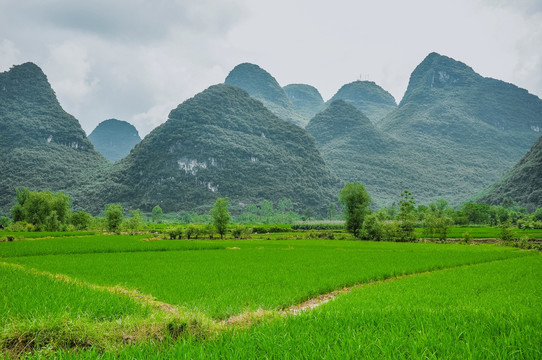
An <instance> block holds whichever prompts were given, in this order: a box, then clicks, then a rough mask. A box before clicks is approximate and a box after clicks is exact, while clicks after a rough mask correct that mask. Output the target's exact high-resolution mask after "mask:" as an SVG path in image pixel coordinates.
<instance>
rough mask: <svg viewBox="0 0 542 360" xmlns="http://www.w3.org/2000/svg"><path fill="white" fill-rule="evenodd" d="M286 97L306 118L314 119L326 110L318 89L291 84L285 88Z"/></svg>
mask: <svg viewBox="0 0 542 360" xmlns="http://www.w3.org/2000/svg"><path fill="white" fill-rule="evenodd" d="M283 89H284V91H285V92H286V95H287V96H288V98H289V99H290V101H291V102H292V104H293V105H294V107H295V109H296V110H297V111H298V112H299V113H300V114H301V115H302V116H303V117H304V118H305V119H309V120H310V119H312V118H313V117H314V115H316V114H317V113H319V112H320V111H322V110H324V108H325V107H326V104H325V103H324V99H322V95H320V92H319V91H318V89H316V88H315V87H314V86H310V85H305V84H289V85H286V86H285V87H283Z"/></svg>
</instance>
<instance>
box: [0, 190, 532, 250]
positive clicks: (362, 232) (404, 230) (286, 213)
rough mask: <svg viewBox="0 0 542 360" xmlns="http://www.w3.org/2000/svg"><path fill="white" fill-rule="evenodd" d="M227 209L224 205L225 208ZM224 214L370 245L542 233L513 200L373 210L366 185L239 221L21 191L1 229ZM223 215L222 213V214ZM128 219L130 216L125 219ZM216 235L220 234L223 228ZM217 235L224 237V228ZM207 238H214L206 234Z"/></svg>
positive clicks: (131, 227)
mask: <svg viewBox="0 0 542 360" xmlns="http://www.w3.org/2000/svg"><path fill="white" fill-rule="evenodd" d="M224 204H225V205H224ZM218 205H220V206H221V208H224V209H225V213H227V214H228V216H227V217H228V224H229V223H230V222H233V223H238V224H288V223H290V224H291V223H294V222H301V221H304V220H311V219H315V220H344V222H345V228H346V229H347V230H348V231H349V232H351V233H352V234H353V235H354V236H355V237H357V238H360V239H370V240H392V241H411V240H412V239H413V238H414V235H413V234H414V228H415V227H423V228H424V232H425V233H424V236H426V237H437V238H446V234H447V230H448V228H449V227H450V226H453V225H468V224H479V225H493V226H497V225H500V224H509V225H515V226H517V227H519V228H542V208H539V209H537V210H536V211H535V212H533V213H531V214H529V213H528V212H527V211H526V209H525V208H522V207H519V206H517V205H516V204H514V203H513V201H511V200H510V199H505V201H504V202H503V204H501V205H499V206H490V205H487V204H478V203H466V204H463V205H462V206H461V207H460V208H459V209H454V208H453V207H451V206H450V205H449V203H448V202H447V201H446V200H444V199H440V200H437V201H434V202H432V203H429V204H428V205H416V201H415V198H414V196H413V194H412V193H411V192H410V191H408V190H405V191H403V192H402V193H401V194H400V200H399V202H398V205H395V206H389V207H385V208H381V209H378V210H371V197H370V195H369V194H368V193H367V191H366V190H365V187H364V185H363V184H360V183H357V182H351V183H347V184H345V186H344V187H343V189H341V190H340V191H339V193H338V202H337V203H331V204H329V206H328V209H327V214H326V215H325V216H322V215H317V214H315V212H314V211H313V210H312V209H310V208H309V209H306V210H305V211H304V212H303V213H302V214H299V213H297V212H295V211H294V210H293V208H294V204H293V203H292V201H291V200H290V199H283V200H280V201H279V202H278V204H277V205H275V204H273V203H272V202H271V201H268V200H264V201H262V202H261V203H260V204H257V205H256V204H252V205H248V206H246V207H245V208H244V210H243V211H242V212H239V213H238V215H237V216H231V214H230V210H229V201H228V199H227V198H219V199H217V201H216V202H215V204H214V206H213V208H211V209H209V210H208V211H207V212H206V213H196V212H192V213H189V212H180V213H177V214H164V213H163V211H162V209H161V208H160V206H159V205H156V206H155V207H154V208H153V210H152V212H151V213H150V214H148V215H146V214H143V213H142V212H141V211H140V210H139V209H137V210H129V211H126V210H125V209H123V208H122V206H121V205H120V204H109V205H107V206H106V207H105V209H104V211H103V216H97V217H93V216H92V215H91V214H89V213H87V212H84V211H76V212H72V210H71V202H70V199H69V197H68V195H66V194H64V193H62V192H58V193H52V192H50V191H31V190H29V189H27V188H22V189H17V190H16V204H15V205H14V206H13V207H12V208H11V218H9V217H6V216H2V217H0V227H2V228H7V227H9V228H10V229H11V230H14V231H64V230H88V229H95V230H106V231H109V232H115V233H119V232H121V231H126V232H131V233H134V232H137V231H140V230H143V229H144V228H145V227H147V226H148V224H149V223H153V224H161V223H203V224H211V225H212V224H215V219H216V218H217V217H221V216H222V217H223V218H226V216H225V213H224V212H221V213H217V210H216V208H217V206H218ZM221 211H222V210H221ZM126 215H127V216H126ZM214 226H215V228H214V229H213V230H212V231H214V232H216V231H217V230H218V229H219V227H220V226H219V225H217V224H215V225H214ZM220 229H221V230H220V231H218V233H219V234H220V235H221V236H222V235H223V234H224V233H223V230H222V228H221V227H220ZM207 232H210V230H209V229H207Z"/></svg>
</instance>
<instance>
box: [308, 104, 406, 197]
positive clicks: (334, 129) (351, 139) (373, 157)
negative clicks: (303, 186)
mask: <svg viewBox="0 0 542 360" xmlns="http://www.w3.org/2000/svg"><path fill="white" fill-rule="evenodd" d="M305 129H306V130H307V131H308V132H309V133H310V134H311V135H312V136H313V137H314V138H315V139H316V143H317V145H318V149H319V150H320V152H321V154H322V157H323V158H324V160H325V161H326V163H327V164H328V165H329V167H330V168H331V169H332V170H333V171H334V172H335V173H336V174H337V176H339V178H341V179H342V180H344V181H358V182H361V183H363V184H364V185H365V186H366V187H367V191H368V192H369V193H370V194H371V196H372V198H373V200H374V201H375V202H376V203H377V204H378V205H384V204H391V203H392V202H393V201H397V200H398V199H397V198H398V196H397V195H395V194H392V193H391V191H390V189H389V184H390V183H392V182H393V181H395V180H394V179H395V176H397V175H398V173H399V172H403V173H406V172H408V171H409V170H408V169H409V168H410V167H411V166H412V164H409V163H402V162H401V161H398V160H397V159H398V158H399V157H400V152H401V150H402V147H401V146H400V144H401V143H400V142H398V141H396V140H393V139H392V138H390V137H389V136H387V135H386V134H385V133H383V132H382V131H380V130H379V129H378V128H376V127H375V125H373V124H372V123H371V121H370V120H369V119H368V118H367V117H366V116H365V115H363V113H361V112H360V111H359V110H358V109H356V108H355V107H354V106H353V105H350V104H348V103H346V102H345V101H343V100H336V101H334V102H332V103H331V104H330V105H329V106H328V108H327V109H326V110H324V111H322V112H321V113H319V114H317V115H316V116H315V117H314V118H313V119H312V120H311V121H310V123H309V124H308V125H307V127H306V128H305ZM394 195H395V196H394Z"/></svg>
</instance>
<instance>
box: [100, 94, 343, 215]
mask: <svg viewBox="0 0 542 360" xmlns="http://www.w3.org/2000/svg"><path fill="white" fill-rule="evenodd" d="M150 159H152V160H150ZM115 166H116V171H115V173H114V174H113V175H112V176H113V177H114V178H115V179H116V181H117V185H116V187H114V189H115V191H112V192H111V195H112V196H111V198H110V199H109V200H108V202H109V203H120V204H122V205H123V207H124V208H126V209H141V210H142V211H151V209H152V208H153V207H154V206H155V205H156V204H157V203H158V204H160V207H161V208H162V210H163V211H164V212H172V211H179V210H185V211H188V210H193V209H196V208H197V207H198V206H202V205H208V206H209V207H207V209H206V211H204V212H205V213H208V211H209V210H210V207H212V204H213V203H214V202H215V200H216V199H217V198H219V197H225V196H228V197H229V199H230V202H231V203H232V204H236V205H237V206H241V204H244V205H245V206H246V205H250V204H259V203H261V201H262V200H264V199H267V200H269V201H273V202H275V203H277V202H278V201H280V200H282V199H284V198H288V199H291V201H292V203H293V207H294V208H295V209H297V210H298V211H299V210H301V209H306V208H307V207H311V208H313V209H314V210H315V211H316V212H318V213H320V212H321V213H325V209H327V206H328V204H329V203H330V202H331V201H334V200H335V198H336V195H335V194H336V191H337V190H338V187H339V180H338V178H336V177H335V175H333V174H332V173H331V171H330V170H329V169H328V168H327V166H326V165H325V163H324V160H323V159H322V158H321V156H320V154H319V152H318V150H317V149H316V146H315V144H314V140H313V139H312V137H311V136H309V135H308V134H307V133H306V132H305V131H304V130H303V129H301V128H299V127H297V126H295V125H292V124H291V123H288V122H285V121H283V120H281V119H278V118H277V117H276V116H274V115H273V114H272V113H271V112H270V111H269V110H267V109H266V108H265V107H264V106H263V105H262V104H261V103H260V102H259V101H257V100H254V99H252V98H251V97H250V96H248V94H247V93H246V91H244V90H241V89H238V88H235V87H233V86H229V85H216V86H212V87H210V88H209V89H207V90H205V91H203V92H202V93H200V94H198V95H196V96H195V97H194V98H192V99H189V100H187V101H185V102H184V103H183V104H181V105H179V106H178V107H177V108H176V109H175V110H173V111H172V112H171V113H170V115H169V120H168V121H167V122H165V123H164V124H162V125H160V126H159V127H158V128H156V129H154V130H153V131H152V132H151V133H150V134H149V135H147V136H146V137H145V139H143V141H141V143H139V144H138V145H137V146H136V147H135V148H134V149H133V150H132V152H131V153H130V155H128V156H127V157H126V158H124V159H122V160H121V161H119V162H118V163H115ZM240 184H242V185H240ZM151 201H152V202H151Z"/></svg>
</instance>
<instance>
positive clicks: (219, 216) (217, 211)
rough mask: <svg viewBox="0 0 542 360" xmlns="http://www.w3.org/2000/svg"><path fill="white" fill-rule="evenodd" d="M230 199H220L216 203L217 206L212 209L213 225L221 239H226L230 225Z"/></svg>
mask: <svg viewBox="0 0 542 360" xmlns="http://www.w3.org/2000/svg"><path fill="white" fill-rule="evenodd" d="M228 203H229V200H228V198H218V199H216V201H215V206H214V207H213V208H212V209H211V211H210V214H211V217H212V218H213V224H214V226H215V228H216V232H217V233H219V234H220V238H221V239H223V238H224V234H225V233H226V229H227V228H228V223H229V222H230V219H231V216H230V213H229V211H228Z"/></svg>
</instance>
